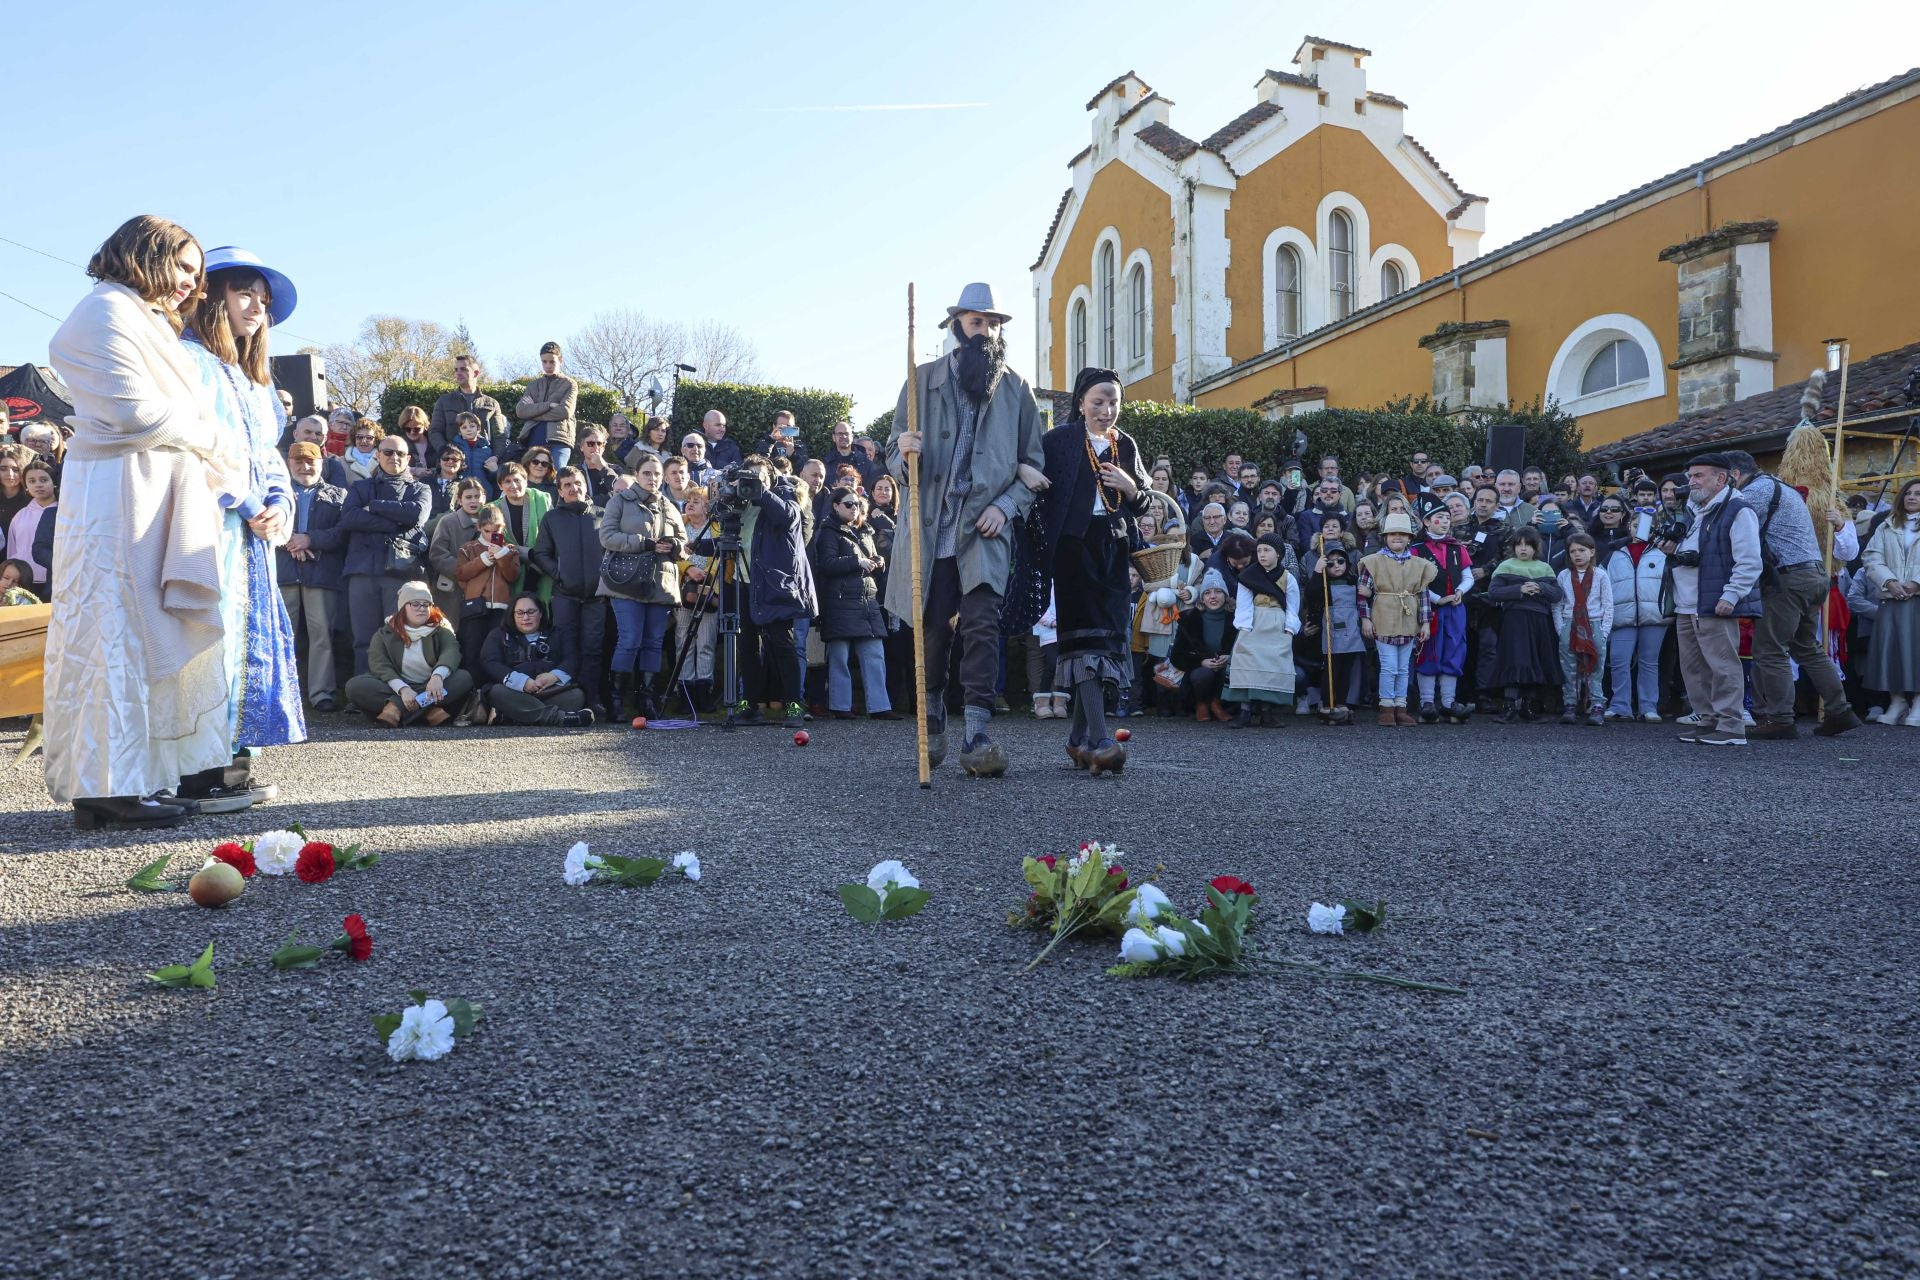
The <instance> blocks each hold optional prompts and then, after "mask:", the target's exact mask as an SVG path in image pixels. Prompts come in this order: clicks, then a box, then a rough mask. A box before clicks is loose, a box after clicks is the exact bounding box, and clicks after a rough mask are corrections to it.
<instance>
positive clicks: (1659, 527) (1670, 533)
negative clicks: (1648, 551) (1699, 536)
mask: <svg viewBox="0 0 1920 1280" xmlns="http://www.w3.org/2000/svg"><path fill="white" fill-rule="evenodd" d="M1692 527H1693V526H1692V524H1691V523H1689V522H1688V520H1687V517H1686V516H1685V515H1684V514H1683V513H1681V512H1678V511H1668V510H1666V509H1665V508H1662V509H1661V510H1660V511H1658V512H1656V513H1655V515H1654V517H1653V530H1652V532H1651V533H1649V534H1648V535H1647V541H1648V542H1671V543H1673V544H1674V545H1675V546H1679V545H1680V540H1681V539H1682V538H1685V537H1686V536H1687V530H1688V529H1691V528H1692ZM1688 554H1689V555H1692V556H1693V557H1694V560H1693V563H1695V564H1698V563H1699V552H1697V551H1696V552H1689V553H1688ZM1679 556H1680V553H1678V552H1675V553H1674V555H1673V556H1671V557H1669V558H1670V559H1672V560H1674V561H1675V562H1676V563H1678V564H1685V563H1687V562H1686V561H1684V560H1681V559H1680V558H1679Z"/></svg>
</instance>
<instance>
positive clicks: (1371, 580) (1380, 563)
mask: <svg viewBox="0 0 1920 1280" xmlns="http://www.w3.org/2000/svg"><path fill="white" fill-rule="evenodd" d="M1380 528H1381V531H1382V533H1383V535H1384V537H1385V538H1386V544H1387V545H1386V549H1385V550H1384V551H1376V552H1374V553H1373V554H1372V555H1370V556H1367V557H1365V558H1364V559H1362V560H1361V561H1360V586H1359V589H1358V592H1357V595H1358V600H1359V605H1360V633H1361V634H1362V635H1364V636H1366V637H1367V638H1368V639H1370V640H1373V641H1375V642H1376V645H1375V647H1376V651H1377V652H1378V654H1379V658H1380V726H1381V727H1382V728H1391V727H1394V726H1396V725H1398V726H1401V727H1406V726H1410V725H1415V724H1418V723H1419V721H1418V720H1415V719H1414V717H1413V713H1412V712H1411V711H1409V710H1407V676H1408V673H1409V672H1410V671H1411V669H1412V667H1413V650H1414V645H1415V643H1416V642H1418V643H1425V642H1426V640H1427V638H1428V636H1429V635H1431V634H1432V625H1433V623H1432V615H1431V609H1432V606H1431V605H1430V604H1429V603H1428V602H1427V588H1428V587H1430V586H1431V585H1433V578H1434V574H1435V573H1436V572H1437V570H1436V569H1435V568H1434V564H1433V561H1431V560H1426V559H1422V558H1421V557H1419V556H1416V555H1414V554H1413V551H1412V543H1413V517H1411V516H1409V515H1408V514H1407V513H1406V512H1404V511H1396V512H1394V513H1393V514H1391V515H1389V516H1388V517H1387V518H1386V519H1385V520H1383V521H1381V524H1380Z"/></svg>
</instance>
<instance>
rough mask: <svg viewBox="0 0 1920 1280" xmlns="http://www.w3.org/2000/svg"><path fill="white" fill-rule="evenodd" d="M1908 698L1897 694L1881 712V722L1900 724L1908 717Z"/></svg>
mask: <svg viewBox="0 0 1920 1280" xmlns="http://www.w3.org/2000/svg"><path fill="white" fill-rule="evenodd" d="M1907 709H1908V708H1907V700H1906V699H1905V698H1902V697H1899V696H1898V695H1896V696H1895V697H1894V698H1893V699H1892V701H1890V702H1888V703H1887V709H1886V710H1885V711H1882V712H1881V713H1880V723H1881V724H1899V723H1900V722H1901V721H1902V720H1905V719H1906V718H1907Z"/></svg>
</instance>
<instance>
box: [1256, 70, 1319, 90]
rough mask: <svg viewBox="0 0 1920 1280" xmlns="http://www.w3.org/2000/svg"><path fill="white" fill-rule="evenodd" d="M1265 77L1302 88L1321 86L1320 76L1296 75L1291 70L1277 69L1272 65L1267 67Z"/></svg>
mask: <svg viewBox="0 0 1920 1280" xmlns="http://www.w3.org/2000/svg"><path fill="white" fill-rule="evenodd" d="M1265 78H1266V79H1268V80H1272V81H1275V82H1276V83H1279V84H1291V85H1298V86H1299V87H1300V88H1302V89H1318V88H1319V87H1320V77H1318V76H1303V75H1296V74H1295V73H1294V72H1291V71H1275V70H1274V69H1273V68H1272V67H1268V68H1267V74H1266V76H1265Z"/></svg>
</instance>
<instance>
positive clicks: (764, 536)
mask: <svg viewBox="0 0 1920 1280" xmlns="http://www.w3.org/2000/svg"><path fill="white" fill-rule="evenodd" d="M713 508H714V517H715V518H716V519H717V520H718V521H719V524H720V538H719V539H716V538H714V537H712V536H708V537H703V538H698V539H695V541H694V543H693V549H694V550H695V551H698V552H700V553H701V554H703V555H713V554H714V553H715V552H716V551H717V550H718V549H719V547H720V543H721V542H722V541H725V540H728V539H730V538H732V537H733V536H734V533H733V530H734V529H736V528H737V529H738V531H739V532H738V538H739V544H740V552H739V555H740V558H739V562H738V567H739V575H740V576H739V581H740V583H741V585H743V586H744V587H745V588H746V598H745V599H744V600H743V601H742V602H741V604H740V664H741V669H740V683H741V685H742V686H744V687H743V688H742V689H737V690H736V689H729V690H727V691H726V695H725V696H726V698H727V700H728V701H730V702H731V701H733V700H734V699H736V698H737V699H739V702H738V705H737V706H736V707H735V722H736V723H739V724H757V723H759V721H760V708H759V705H758V704H759V703H761V702H763V701H772V702H778V703H779V704H780V706H781V708H782V711H783V714H784V718H785V721H786V725H787V727H788V728H789V729H798V728H800V727H801V726H802V725H804V724H805V723H806V717H807V709H806V708H805V707H804V706H802V705H801V704H800V659H799V655H798V652H797V650H796V648H795V637H794V623H795V622H796V621H797V620H798V619H800V618H811V617H812V616H813V615H814V614H815V613H816V612H817V611H818V609H817V605H816V601H815V597H814V591H813V569H812V567H811V566H810V565H809V564H808V563H807V543H806V535H805V532H804V530H803V528H802V521H801V517H800V504H799V503H798V502H797V501H796V500H795V498H794V480H793V477H791V476H781V477H780V478H779V479H778V481H776V480H775V479H774V477H773V475H772V467H771V466H770V464H769V463H768V461H767V459H766V458H765V457H763V456H762V455H760V454H757V453H753V454H748V455H747V457H746V459H745V460H744V461H743V462H741V464H740V465H739V466H737V467H733V468H730V469H728V470H727V471H724V472H722V473H721V474H720V477H719V479H718V481H717V482H716V484H715V486H714V504H713ZM736 522H737V523H736Z"/></svg>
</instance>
